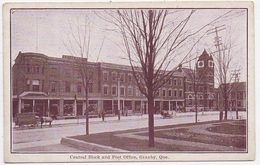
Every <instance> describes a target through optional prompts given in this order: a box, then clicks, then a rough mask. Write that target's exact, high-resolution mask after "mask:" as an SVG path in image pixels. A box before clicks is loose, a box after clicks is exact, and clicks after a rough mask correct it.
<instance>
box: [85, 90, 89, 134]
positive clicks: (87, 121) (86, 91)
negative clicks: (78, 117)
mask: <svg viewBox="0 0 260 165" xmlns="http://www.w3.org/2000/svg"><path fill="white" fill-rule="evenodd" d="M87 87H88V86H87ZM87 87H86V89H85V94H86V112H85V113H86V135H89V117H88V113H89V109H88V88H87Z"/></svg>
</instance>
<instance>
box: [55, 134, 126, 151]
mask: <svg viewBox="0 0 260 165" xmlns="http://www.w3.org/2000/svg"><path fill="white" fill-rule="evenodd" d="M60 143H61V144H62V145H66V146H70V147H73V148H78V149H81V150H84V151H104V152H106V151H110V152H111V151H112V152H129V151H126V150H122V149H119V148H113V147H110V146H104V145H100V144H95V143H89V142H84V141H82V140H77V139H73V138H68V137H66V138H62V139H61V141H60Z"/></svg>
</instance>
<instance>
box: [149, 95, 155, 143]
mask: <svg viewBox="0 0 260 165" xmlns="http://www.w3.org/2000/svg"><path fill="white" fill-rule="evenodd" d="M148 115H149V121H148V126H149V147H154V99H153V96H152V95H149V96H148Z"/></svg>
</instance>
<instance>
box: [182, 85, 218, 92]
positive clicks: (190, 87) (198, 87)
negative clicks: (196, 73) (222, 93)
mask: <svg viewBox="0 0 260 165" xmlns="http://www.w3.org/2000/svg"><path fill="white" fill-rule="evenodd" d="M195 88H196V90H197V92H205V91H209V92H213V91H214V85H213V84H209V85H207V84H203V85H196V87H195ZM193 89H194V85H193V84H188V90H187V91H189V92H193V91H194V90H193Z"/></svg>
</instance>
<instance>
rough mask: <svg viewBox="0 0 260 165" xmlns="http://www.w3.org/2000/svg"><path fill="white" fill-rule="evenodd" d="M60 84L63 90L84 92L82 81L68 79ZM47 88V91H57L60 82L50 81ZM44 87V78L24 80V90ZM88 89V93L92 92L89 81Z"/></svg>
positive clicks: (36, 89) (37, 89)
mask: <svg viewBox="0 0 260 165" xmlns="http://www.w3.org/2000/svg"><path fill="white" fill-rule="evenodd" d="M62 86H63V88H64V92H77V93H83V92H84V87H83V85H82V83H71V82H69V81H65V82H63V83H62ZM47 88H48V89H49V90H48V92H59V89H60V82H58V81H50V82H49V85H48V87H47ZM44 89H45V81H44V80H38V79H32V80H30V79H27V80H26V90H29V91H44ZM88 91H89V93H93V83H89V86H88Z"/></svg>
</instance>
